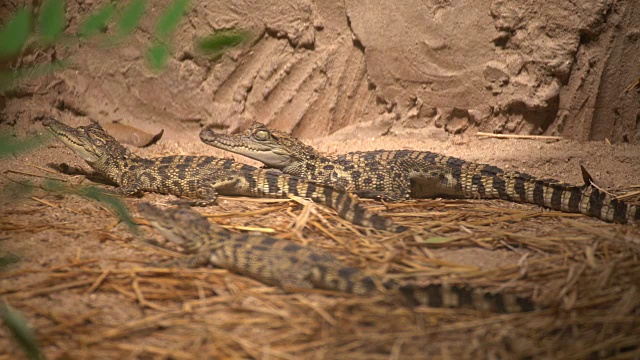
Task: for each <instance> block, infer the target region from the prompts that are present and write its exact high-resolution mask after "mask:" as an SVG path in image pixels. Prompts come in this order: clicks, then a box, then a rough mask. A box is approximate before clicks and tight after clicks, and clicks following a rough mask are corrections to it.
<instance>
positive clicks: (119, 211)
mask: <svg viewBox="0 0 640 360" xmlns="http://www.w3.org/2000/svg"><path fill="white" fill-rule="evenodd" d="M74 192H75V193H77V194H78V195H81V196H84V197H86V198H89V199H93V200H95V201H98V202H101V203H103V204H106V205H108V206H109V207H110V208H111V209H113V211H114V212H115V213H116V215H117V216H118V218H119V219H120V220H121V221H123V222H124V223H125V224H127V226H128V227H129V231H131V232H132V233H133V234H137V233H138V226H137V225H136V223H135V222H134V221H133V218H132V217H131V214H130V213H129V209H127V206H126V205H125V204H124V202H122V200H120V199H119V198H117V197H115V196H113V195H110V194H106V193H105V192H104V191H102V190H100V189H99V188H97V187H95V186H83V187H81V188H79V189H77V190H75V191H74Z"/></svg>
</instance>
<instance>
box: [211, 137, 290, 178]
mask: <svg viewBox="0 0 640 360" xmlns="http://www.w3.org/2000/svg"><path fill="white" fill-rule="evenodd" d="M200 139H201V140H202V142H204V143H205V144H207V145H210V146H213V147H215V148H218V149H221V150H227V151H231V152H233V153H236V154H239V155H242V156H246V157H248V158H251V159H253V160H257V161H260V162H261V163H263V164H265V165H267V166H268V167H271V168H276V169H284V168H286V167H287V166H289V165H290V164H291V158H290V155H289V154H288V153H286V152H283V151H282V150H280V149H278V148H274V147H271V146H268V145H266V144H261V143H256V142H255V141H252V140H250V139H247V138H243V139H242V140H239V139H238V137H237V136H230V135H226V134H216V133H214V132H213V131H211V130H203V131H202V132H200Z"/></svg>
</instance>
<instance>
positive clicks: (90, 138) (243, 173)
mask: <svg viewBox="0 0 640 360" xmlns="http://www.w3.org/2000/svg"><path fill="white" fill-rule="evenodd" d="M43 125H44V126H45V128H47V129H48V130H49V131H50V132H51V133H53V134H54V135H55V136H56V137H57V138H58V139H59V140H61V141H62V142H63V143H64V144H65V145H67V146H68V147H69V148H71V149H72V150H73V151H74V152H75V153H76V154H78V155H79V156H80V157H82V158H83V159H84V160H85V161H86V162H87V163H88V164H89V165H90V166H91V167H92V168H93V169H94V170H95V171H96V172H98V173H99V174H100V175H102V176H104V177H106V178H107V179H109V180H110V181H113V182H114V183H116V184H118V185H119V187H120V188H119V192H120V193H121V194H122V195H125V196H131V195H137V194H140V193H142V192H145V191H146V192H156V193H161V194H172V195H176V196H179V197H185V198H190V199H192V201H191V202H190V203H191V204H192V205H197V206H207V205H211V204H213V203H215V201H216V199H217V196H218V194H222V195H244V196H255V197H268V198H287V197H289V196H291V195H294V196H301V197H305V198H310V199H311V200H313V201H315V202H318V203H320V204H324V205H326V206H328V207H330V208H332V209H334V210H336V212H337V213H338V215H339V216H340V217H342V218H344V219H346V220H348V221H350V222H352V223H354V224H357V225H361V226H366V227H373V228H375V229H383V230H388V231H394V232H401V231H404V230H406V227H403V226H395V225H394V224H393V223H392V222H391V221H390V220H389V219H386V218H384V217H382V216H380V215H377V214H373V213H371V212H369V211H367V210H366V209H365V208H364V207H363V206H362V205H361V204H360V203H359V202H358V199H357V197H355V196H353V195H352V194H350V193H348V192H347V191H346V190H344V189H341V188H336V187H333V186H331V185H329V184H322V183H317V182H315V181H309V180H306V179H301V178H299V177H296V176H291V175H286V174H282V173H281V172H279V171H277V170H264V169H258V168H256V167H253V166H250V165H246V164H242V163H237V162H235V161H233V160H232V159H219V158H216V157H213V156H164V157H157V158H150V159H147V158H142V157H140V156H137V155H135V154H134V153H132V152H131V151H129V150H128V149H127V148H125V147H124V146H123V145H122V144H120V143H118V142H117V141H116V140H115V139H114V138H113V137H111V136H110V135H109V134H107V133H106V132H105V131H104V130H103V129H102V128H101V127H100V125H98V124H91V125H88V126H80V127H78V128H72V127H69V126H67V125H65V124H63V123H61V122H59V121H57V120H56V119H54V118H52V117H50V118H47V119H46V120H45V121H44V122H43Z"/></svg>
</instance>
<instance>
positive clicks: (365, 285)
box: [354, 276, 378, 295]
mask: <svg viewBox="0 0 640 360" xmlns="http://www.w3.org/2000/svg"><path fill="white" fill-rule="evenodd" d="M356 285H358V284H356ZM359 285H360V287H362V289H361V290H360V291H358V289H356V291H354V292H355V293H359V294H362V295H366V294H371V293H373V292H374V291H376V290H377V289H378V288H377V286H376V282H375V281H373V278H372V277H371V276H364V277H363V278H362V279H360V281H359Z"/></svg>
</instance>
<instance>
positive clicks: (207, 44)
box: [196, 30, 250, 56]
mask: <svg viewBox="0 0 640 360" xmlns="http://www.w3.org/2000/svg"><path fill="white" fill-rule="evenodd" d="M249 37H250V34H249V33H248V32H244V31H236V30H223V31H217V32H215V33H214V34H211V35H209V36H205V37H203V38H200V39H198V40H196V49H197V50H198V51H199V52H201V53H202V54H205V55H213V56H216V55H218V54H220V53H221V52H223V51H224V50H226V49H227V48H230V47H233V46H237V45H239V44H241V43H243V42H245V41H247V40H248V39H249Z"/></svg>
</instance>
